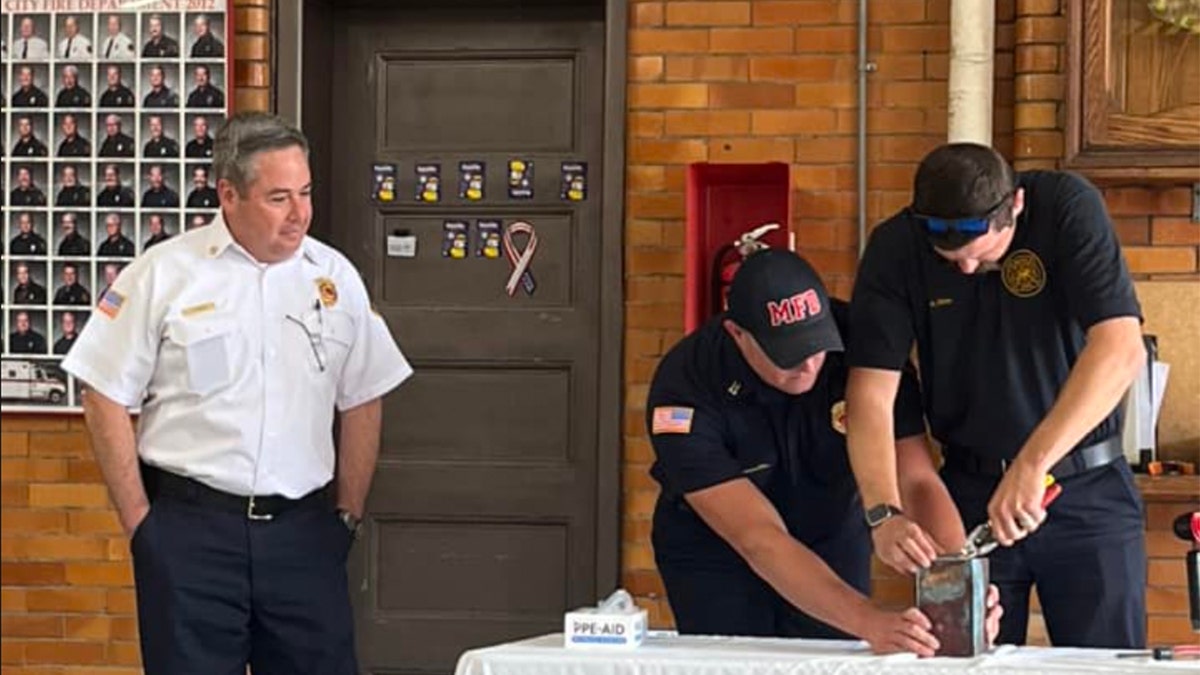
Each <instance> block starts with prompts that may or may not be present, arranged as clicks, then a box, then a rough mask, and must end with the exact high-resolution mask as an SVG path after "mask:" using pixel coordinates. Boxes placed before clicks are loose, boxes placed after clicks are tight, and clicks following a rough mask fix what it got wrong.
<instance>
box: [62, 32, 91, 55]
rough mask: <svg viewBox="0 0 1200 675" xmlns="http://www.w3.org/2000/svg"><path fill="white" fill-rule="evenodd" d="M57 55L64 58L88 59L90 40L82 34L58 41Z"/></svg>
mask: <svg viewBox="0 0 1200 675" xmlns="http://www.w3.org/2000/svg"><path fill="white" fill-rule="evenodd" d="M58 56H59V58H64V59H89V58H91V57H92V41H91V40H89V39H87V38H86V37H84V36H82V35H76V36H75V37H71V38H63V39H62V40H59V41H58Z"/></svg>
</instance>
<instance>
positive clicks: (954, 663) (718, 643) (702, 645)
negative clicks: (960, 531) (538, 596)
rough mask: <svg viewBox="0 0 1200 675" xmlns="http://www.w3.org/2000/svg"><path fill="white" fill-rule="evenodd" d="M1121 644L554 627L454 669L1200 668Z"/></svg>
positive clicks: (717, 672)
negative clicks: (949, 642)
mask: <svg viewBox="0 0 1200 675" xmlns="http://www.w3.org/2000/svg"><path fill="white" fill-rule="evenodd" d="M1121 651H1126V650H1111V649H1074V648H1063V647H1014V646H1012V645H1004V646H1001V647H998V648H996V649H995V650H994V651H993V652H991V653H989V654H986V655H984V656H979V657H975V658H950V657H935V658H930V659H919V658H917V657H916V656H914V655H912V654H894V655H890V656H875V655H873V654H871V653H870V651H869V650H868V649H867V646H866V644H865V643H863V642H859V641H850V640H796V639H789V640H785V639H776V638H744V637H709V636H695V635H687V636H681V635H676V634H675V633H673V632H651V634H650V635H649V636H648V637H647V638H646V641H645V642H644V643H643V644H642V645H641V646H640V647H638V648H637V649H634V650H629V651H598V650H584V649H567V648H565V647H563V641H562V634H561V633H555V634H551V635H543V636H540V637H535V638H530V639H528V640H521V641H518V642H512V643H508V644H503V645H497V646H495V647H485V648H481V649H473V650H471V651H468V652H466V653H464V654H463V655H462V656H461V657H460V658H459V660H458V668H457V669H456V671H455V675H518V674H519V675H801V674H807V673H836V674H837V675H860V674H867V673H887V674H888V675H894V674H906V673H912V674H914V675H935V674H945V675H961V674H962V673H984V674H986V675H1000V674H1004V675H1009V674H1011V675H1018V674H1019V675H1027V674H1029V673H1047V674H1048V675H1068V674H1071V675H1073V674H1078V675H1097V674H1100V675H1105V674H1109V673H1111V674H1112V675H1117V674H1118V673H1120V674H1121V675H1138V674H1140V673H1164V672H1165V673H1173V672H1191V673H1200V661H1151V660H1149V659H1145V658H1137V659H1117V658H1116V656H1115V655H1116V654H1118V653H1120V652H1121Z"/></svg>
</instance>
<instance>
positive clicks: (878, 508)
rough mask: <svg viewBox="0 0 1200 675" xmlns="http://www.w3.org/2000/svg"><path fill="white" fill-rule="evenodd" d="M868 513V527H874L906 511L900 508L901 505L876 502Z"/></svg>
mask: <svg viewBox="0 0 1200 675" xmlns="http://www.w3.org/2000/svg"><path fill="white" fill-rule="evenodd" d="M866 515H867V527H870V528H872V529H874V528H876V527H878V526H880V525H882V524H883V523H885V522H887V521H888V520H890V519H891V518H895V517H896V516H902V515H904V512H903V511H901V510H900V507H899V506H893V505H892V504H876V505H874V506H872V507H871V508H869V509H867V511H866Z"/></svg>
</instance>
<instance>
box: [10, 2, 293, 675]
mask: <svg viewBox="0 0 1200 675" xmlns="http://www.w3.org/2000/svg"><path fill="white" fill-rule="evenodd" d="M235 5H236V6H237V9H236V19H235V20H236V24H235V25H236V27H237V28H236V30H237V35H236V38H235V42H234V50H235V56H236V67H235V74H234V77H235V80H234V82H235V86H236V90H235V106H236V107H237V109H243V110H246V109H254V110H265V109H267V108H268V107H269V104H270V95H269V93H270V92H269V89H268V87H269V67H268V43H269V39H268V34H267V33H268V31H269V28H270V0H237V1H236V2H235ZM0 425H2V427H3V432H2V433H0V444H2V448H3V449H2V452H0V606H2V607H3V610H2V613H0V670H3V672H4V674H5V675H34V674H37V675H76V674H79V675H82V674H83V673H97V672H101V673H105V674H106V675H134V674H135V673H140V672H142V671H141V668H140V667H139V663H140V658H139V653H138V643H137V619H136V616H135V603H134V593H133V571H132V568H131V567H130V564H129V542H128V540H127V539H126V537H125V535H124V534H123V533H122V532H121V527H120V524H119V523H118V522H117V518H116V512H115V511H113V510H112V508H111V507H110V506H109V501H108V493H107V490H106V489H105V487H104V482H103V480H102V479H101V477H100V471H99V469H98V467H97V466H96V463H95V461H93V459H92V453H91V448H90V445H89V443H88V437H87V431H86V429H85V427H84V424H83V419H82V417H79V416H50V415H4V416H3V420H2V421H0ZM100 666H105V667H106V668H104V669H103V670H98V669H97V667H100Z"/></svg>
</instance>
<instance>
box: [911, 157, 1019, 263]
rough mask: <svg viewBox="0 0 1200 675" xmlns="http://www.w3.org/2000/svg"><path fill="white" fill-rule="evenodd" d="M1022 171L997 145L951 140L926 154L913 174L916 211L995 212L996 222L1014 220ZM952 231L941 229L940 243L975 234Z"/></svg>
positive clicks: (998, 225) (994, 225)
mask: <svg viewBox="0 0 1200 675" xmlns="http://www.w3.org/2000/svg"><path fill="white" fill-rule="evenodd" d="M1015 186H1016V176H1015V174H1014V173H1013V170H1012V167H1011V166H1009V164H1008V161H1006V160H1005V159H1004V157H1003V156H1001V155H1000V153H998V152H996V151H995V150H994V149H992V148H990V147H988V146H986V145H980V144H978V143H948V144H946V145H942V146H940V147H938V148H937V149H935V150H933V151H932V152H930V153H929V154H928V155H926V156H925V158H924V159H922V160H921V164H920V166H918V167H917V173H916V176H914V178H913V205H912V208H913V211H915V212H916V213H918V214H921V215H926V216H936V217H939V218H947V219H954V218H972V217H976V218H977V217H981V216H986V215H990V216H991V218H992V220H991V228H990V229H993V230H1002V229H1004V228H1006V227H1010V226H1012V224H1013V219H1012V209H1011V208H1005V206H1006V205H1011V204H1012V197H1013V192H1014V188H1015ZM976 236H978V235H965V234H963V233H961V232H956V231H950V232H947V233H944V234H940V235H937V236H936V237H935V236H933V235H931V237H932V238H934V239H936V241H935V242H934V245H935V246H937V247H938V248H944V249H948V250H953V249H956V248H961V247H962V246H964V245H966V244H967V243H969V242H970V241H971V240H973V239H975V237H976Z"/></svg>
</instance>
